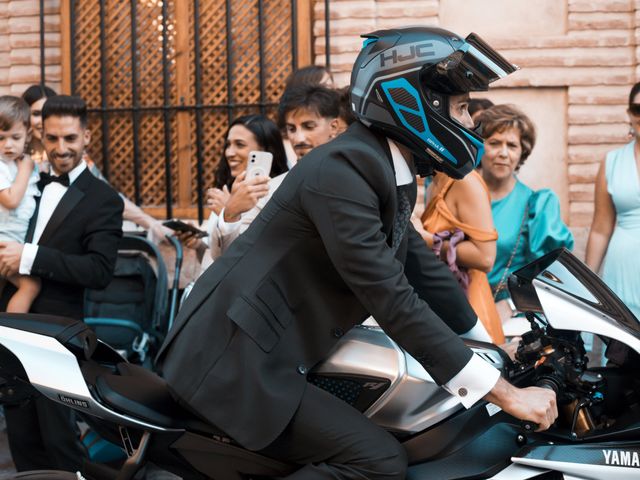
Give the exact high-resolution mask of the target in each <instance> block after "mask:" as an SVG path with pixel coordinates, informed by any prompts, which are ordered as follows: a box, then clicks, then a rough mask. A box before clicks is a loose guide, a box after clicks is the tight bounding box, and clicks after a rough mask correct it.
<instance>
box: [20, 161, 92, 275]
mask: <svg viewBox="0 0 640 480" xmlns="http://www.w3.org/2000/svg"><path fill="white" fill-rule="evenodd" d="M85 168H87V164H86V163H85V161H84V160H81V161H80V163H79V164H78V165H77V166H76V167H75V168H74V169H73V170H71V171H70V172H69V185H71V184H72V183H73V182H74V181H75V180H76V179H77V178H78V176H80V174H81V173H82V172H83V171H84V169H85ZM51 174H52V175H54V176H57V175H56V174H55V172H53V171H52V172H51ZM67 189H68V187H65V186H64V185H62V184H61V183H58V182H51V183H50V184H48V185H47V186H46V187H44V190H42V195H41V196H40V206H39V207H38V217H37V218H36V225H35V228H34V230H33V239H32V240H31V243H25V244H24V249H23V250H22V256H21V257H20V270H19V272H20V274H22V275H30V274H31V268H32V267H33V262H34V261H35V259H36V255H37V254H38V242H39V240H40V237H41V236H42V232H44V229H45V227H46V226H47V223H49V220H50V219H51V216H52V215H53V212H54V211H55V209H56V208H57V206H58V203H60V200H62V197H63V196H64V194H65V193H67Z"/></svg>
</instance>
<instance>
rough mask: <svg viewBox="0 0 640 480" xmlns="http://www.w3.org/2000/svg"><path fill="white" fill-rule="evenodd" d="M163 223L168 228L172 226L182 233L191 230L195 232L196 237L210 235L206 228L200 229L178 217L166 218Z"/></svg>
mask: <svg viewBox="0 0 640 480" xmlns="http://www.w3.org/2000/svg"><path fill="white" fill-rule="evenodd" d="M162 225H164V226H165V227H167V228H170V229H171V230H175V231H176V232H180V233H182V232H189V233H191V234H193V235H194V236H195V237H196V238H202V237H206V236H207V235H209V234H208V233H207V232H205V231H204V230H200V229H199V228H197V227H194V226H193V225H191V224H189V223H186V222H183V221H182V220H178V219H177V218H172V219H171V220H166V221H164V222H162Z"/></svg>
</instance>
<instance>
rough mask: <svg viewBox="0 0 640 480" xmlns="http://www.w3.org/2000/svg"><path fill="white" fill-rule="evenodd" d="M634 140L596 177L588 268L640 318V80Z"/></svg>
mask: <svg viewBox="0 0 640 480" xmlns="http://www.w3.org/2000/svg"><path fill="white" fill-rule="evenodd" d="M627 114H628V115H629V122H630V123H631V128H630V131H629V136H631V137H632V140H631V142H629V143H628V144H626V145H625V146H624V147H622V148H618V149H616V150H613V151H611V152H609V153H608V154H607V157H606V159H605V161H604V162H602V164H601V165H600V170H599V171H598V175H597V177H596V193H595V213H594V215H593V222H592V224H591V231H590V233H589V240H588V243H587V256H586V262H587V265H588V266H589V267H590V268H591V269H592V270H593V271H595V272H597V271H599V270H600V267H601V266H602V263H603V260H604V266H603V269H602V279H603V280H604V281H605V282H606V283H607V285H608V286H609V287H610V288H611V289H612V290H613V291H614V292H615V293H616V294H617V295H618V296H619V297H620V298H621V299H622V301H623V302H624V303H625V304H626V305H627V306H628V307H629V308H630V309H631V311H632V312H633V313H634V314H635V316H636V317H638V318H640V277H639V276H638V271H640V256H639V255H638V251H639V250H640V177H639V176H638V172H639V171H640V144H639V143H638V138H640V82H638V83H636V84H635V85H634V86H633V87H632V88H631V92H630V94H629V108H628V109H627Z"/></svg>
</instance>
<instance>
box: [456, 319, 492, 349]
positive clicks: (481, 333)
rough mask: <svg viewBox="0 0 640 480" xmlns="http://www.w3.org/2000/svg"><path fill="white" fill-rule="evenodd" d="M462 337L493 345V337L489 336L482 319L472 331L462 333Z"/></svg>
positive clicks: (478, 320)
mask: <svg viewBox="0 0 640 480" xmlns="http://www.w3.org/2000/svg"><path fill="white" fill-rule="evenodd" d="M460 336H461V337H462V338H467V339H469V340H477V341H480V342H488V343H491V336H490V335H489V332H487V329H486V328H484V325H483V324H482V322H481V321H480V319H477V320H476V324H475V325H474V326H473V328H472V329H471V330H469V331H468V332H466V333H462V334H461V335H460Z"/></svg>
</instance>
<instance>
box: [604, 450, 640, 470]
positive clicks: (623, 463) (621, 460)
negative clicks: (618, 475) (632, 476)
mask: <svg viewBox="0 0 640 480" xmlns="http://www.w3.org/2000/svg"><path fill="white" fill-rule="evenodd" d="M602 454H603V455H604V461H605V463H606V464H607V465H616V466H620V467H640V454H638V452H634V451H630V450H602Z"/></svg>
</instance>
